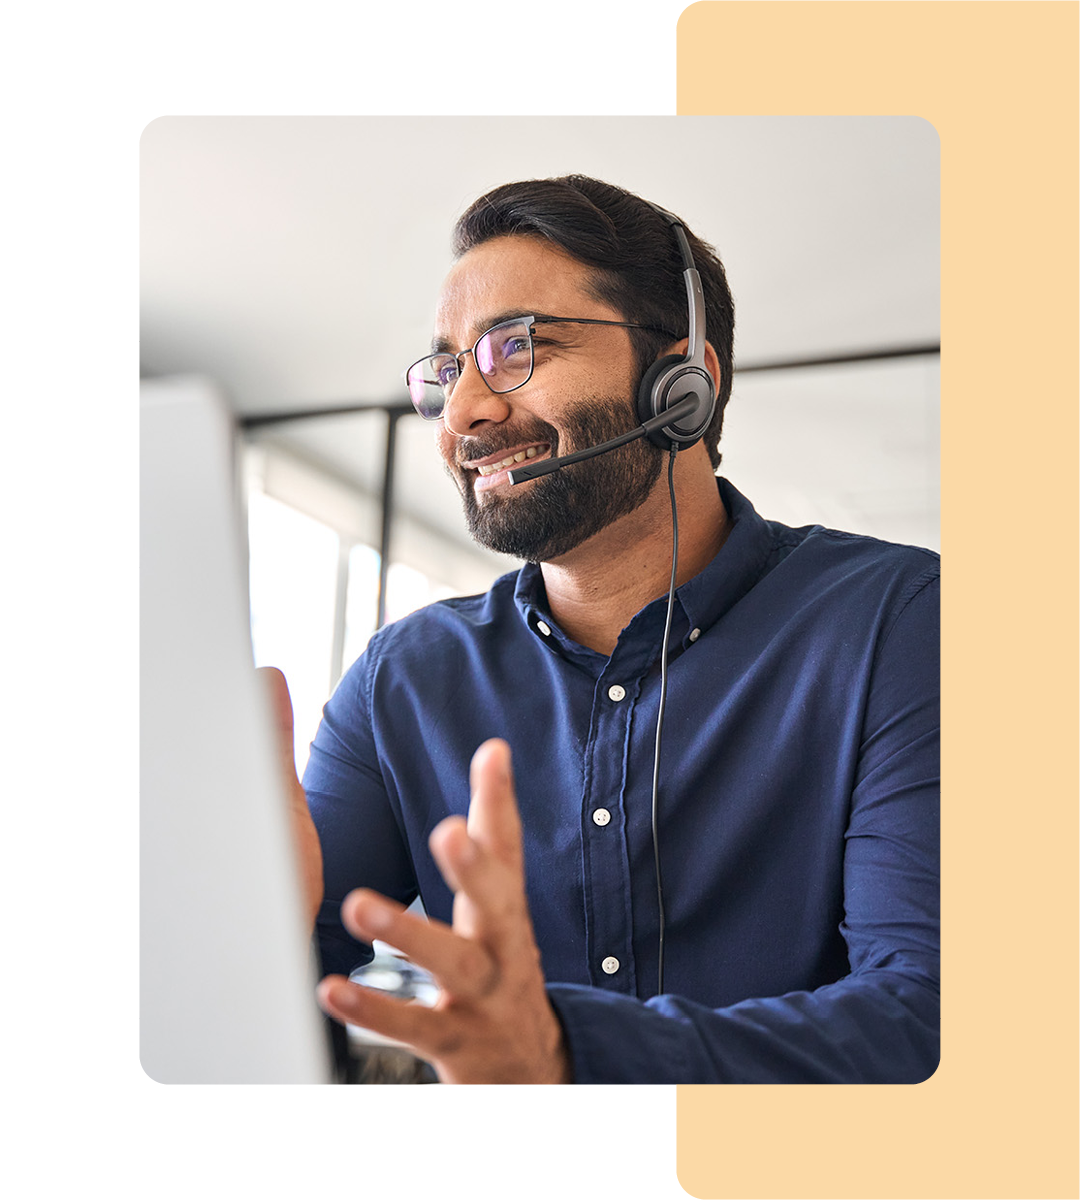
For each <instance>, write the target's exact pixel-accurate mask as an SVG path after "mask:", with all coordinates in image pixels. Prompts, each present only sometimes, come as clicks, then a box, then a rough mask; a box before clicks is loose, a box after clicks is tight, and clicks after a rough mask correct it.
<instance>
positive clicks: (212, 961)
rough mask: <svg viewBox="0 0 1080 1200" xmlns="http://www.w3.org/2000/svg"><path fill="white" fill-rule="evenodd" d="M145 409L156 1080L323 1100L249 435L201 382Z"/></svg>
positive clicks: (144, 913)
mask: <svg viewBox="0 0 1080 1200" xmlns="http://www.w3.org/2000/svg"><path fill="white" fill-rule="evenodd" d="M142 393H143V395H142V406H141V407H142V411H141V425H142V431H141V432H142V447H141V449H142V454H141V460H142V537H141V549H142V554H141V560H142V561H141V570H142V606H141V618H142V620H141V642H142V662H141V678H142V689H141V690H142V729H141V735H142V736H141V776H142V778H141V805H140V835H141V844H140V868H141V892H140V896H141V907H140V918H141V919H140V934H141V936H140V948H139V957H140V971H141V1008H140V1018H141V1020H140V1034H141V1055H140V1057H141V1061H142V1065H143V1069H144V1070H145V1071H146V1072H147V1074H148V1075H149V1076H150V1077H151V1078H152V1079H155V1080H156V1081H157V1082H159V1083H317V1082H323V1081H325V1080H326V1079H327V1077H328V1072H327V1062H326V1052H325V1044H324V1041H323V1040H322V1038H323V1035H322V1030H321V1029H320V1027H319V1022H318V1017H317V1010H316V1008H315V1004H314V998H313V989H314V983H315V980H314V976H313V974H312V972H311V970H310V964H309V949H308V938H307V935H306V931H305V930H304V928H303V918H302V915H301V906H300V897H299V888H298V884H297V876H296V863H295V860H294V858H293V852H292V847H291V845H290V843H289V840H288V829H287V825H286V811H285V799H284V794H283V790H282V787H281V783H280V780H279V778H278V776H277V774H276V767H277V757H276V752H275V749H274V745H273V737H272V726H271V724H270V713H269V709H268V704H267V699H266V696H265V694H264V693H263V692H262V690H261V689H260V687H259V686H258V682H257V679H256V676H255V673H254V668H253V665H252V662H251V643H250V639H249V635H248V628H247V600H246V588H245V579H244V573H243V556H242V542H241V538H240V526H239V513H238V511H237V505H236V495H235V486H234V479H233V473H232V469H233V462H232V455H233V445H234V440H233V437H234V435H233V429H232V423H231V420H230V419H229V417H228V416H227V414H226V412H225V410H224V407H223V406H222V404H221V401H220V399H219V397H218V396H217V395H216V394H215V392H214V391H213V390H212V389H210V388H209V387H207V386H206V385H204V384H200V383H199V382H198V381H194V380H189V381H177V382H175V383H173V384H171V385H161V384H158V385H155V384H144V385H143V389H142ZM256 992H257V997H258V998H257V1001H256V1000H255V999H254V994H255V993H256Z"/></svg>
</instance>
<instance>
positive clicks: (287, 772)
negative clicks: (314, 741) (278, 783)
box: [255, 667, 299, 787]
mask: <svg viewBox="0 0 1080 1200" xmlns="http://www.w3.org/2000/svg"><path fill="white" fill-rule="evenodd" d="M255 674H256V675H258V676H259V678H260V679H261V680H262V681H263V686H264V687H265V688H266V689H267V690H268V691H269V693H270V701H271V704H272V707H273V714H274V730H275V732H276V734H277V738H276V741H277V751H278V756H279V759H280V762H281V769H282V771H283V773H284V778H285V782H286V784H287V785H288V786H290V787H293V786H299V781H298V780H297V778H296V754H295V751H294V748H293V707H292V697H291V696H290V695H289V685H288V683H287V681H286V679H285V676H284V675H283V674H282V673H281V672H280V671H279V670H278V669H277V667H258V668H257V669H256V671H255Z"/></svg>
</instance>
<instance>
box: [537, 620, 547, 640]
mask: <svg viewBox="0 0 1080 1200" xmlns="http://www.w3.org/2000/svg"><path fill="white" fill-rule="evenodd" d="M536 628H537V629H539V630H540V632H541V633H542V634H543V635H544V637H551V626H550V625H549V624H548V623H547V622H546V621H537V622H536Z"/></svg>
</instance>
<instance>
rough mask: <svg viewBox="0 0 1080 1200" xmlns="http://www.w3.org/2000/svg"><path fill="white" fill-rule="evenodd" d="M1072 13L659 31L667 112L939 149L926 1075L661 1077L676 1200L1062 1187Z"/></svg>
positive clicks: (1071, 875) (1068, 1033) (933, 9)
mask: <svg viewBox="0 0 1080 1200" xmlns="http://www.w3.org/2000/svg"><path fill="white" fill-rule="evenodd" d="M1077 18H1078V6H1077V5H1076V4H1073V3H1014V2H1011V0H1007V2H1002V3H983V2H972V3H964V2H951V3H930V2H925V3H894V2H883V3H868V2H863V0H854V2H850V3H844V2H841V3H816V2H806V3H787V2H777V3H761V2H758V3H750V2H747V3H733V2H726V0H725V2H705V3H699V4H695V5H693V6H692V7H690V8H689V9H687V10H686V11H685V12H684V13H683V15H682V17H681V19H680V21H679V26H678V111H679V113H680V114H721V113H727V114H739V113H743V114H748V113H754V114H786V115H787V114H815V115H822V114H907V115H917V116H921V117H924V118H925V119H926V120H928V121H930V122H931V123H932V124H933V125H934V126H935V128H936V129H937V131H938V134H939V137H940V140H941V153H942V275H943V278H942V455H943V468H942V470H943V495H942V510H943V512H942V545H943V551H944V556H945V588H944V593H943V594H944V600H943V606H944V607H943V622H944V644H945V650H944V661H943V668H942V669H943V685H944V719H943V720H944V726H945V741H944V751H943V777H944V785H943V787H944V793H943V794H944V818H943V826H942V843H943V844H942V849H943V854H944V882H943V904H944V978H943V1052H942V1065H941V1067H940V1068H939V1070H938V1072H937V1073H936V1075H934V1077H933V1078H932V1079H930V1080H929V1081H928V1082H926V1083H925V1084H921V1085H919V1086H917V1087H908V1088H900V1087H870V1086H859V1087H856V1086H853V1087H837V1088H815V1087H801V1088H800V1087H742V1088H725V1087H681V1088H679V1089H678V1177H679V1181H680V1183H681V1184H682V1186H683V1187H684V1188H685V1189H686V1190H687V1191H688V1192H690V1194H692V1195H694V1196H699V1197H746V1198H749V1197H766V1196H767V1197H789V1198H799V1197H802V1198H810V1197H829V1198H832V1200H840V1198H843V1197H867V1198H870V1197H908V1198H914V1197H948V1198H952V1197H1073V1196H1076V1195H1077V1188H1078V1181H1077V1169H1076V1160H1077V1153H1076V1150H1077V1147H1076V1130H1077V1018H1076V1012H1077V987H1076V984H1077V972H1076V947H1077V922H1076V909H1077V904H1076V894H1077V866H1076V846H1077V818H1076V807H1077V805H1076V801H1077V769H1076V757H1077V756H1076V746H1077V726H1078V711H1077V698H1076V697H1077V688H1076V684H1077V677H1076V664H1077V633H1076V625H1077V550H1076V548H1077V525H1076V509H1077V504H1076V494H1077V482H1078V478H1077V475H1078V473H1077V461H1076V447H1077V433H1078V428H1077V321H1078V312H1077V257H1078V246H1077V217H1076V214H1077V137H1078V130H1077V85H1078V70H1077V55H1076V47H1077V35H1078V20H1077ZM733 186H737V181H733ZM1033 410H1034V411H1035V412H1037V414H1038V416H1037V419H1034V420H1032V419H1031V417H1032V412H1033ZM1020 413H1023V414H1024V416H1025V418H1026V419H1025V420H1023V421H1020V420H1019V419H1016V418H1017V417H1018V416H1019V414H1020Z"/></svg>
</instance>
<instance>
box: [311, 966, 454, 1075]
mask: <svg viewBox="0 0 1080 1200" xmlns="http://www.w3.org/2000/svg"><path fill="white" fill-rule="evenodd" d="M315 995H316V997H317V999H318V1001H319V1004H320V1005H321V1006H322V1008H323V1010H324V1011H325V1012H328V1013H329V1014H330V1016H332V1017H336V1018H337V1019H338V1020H339V1021H347V1022H348V1023H349V1024H350V1025H360V1026H362V1027H363V1028H364V1029H371V1030H374V1031H375V1032H376V1033H380V1034H382V1035H383V1037H389V1038H393V1039H394V1040H395V1041H398V1042H405V1043H406V1044H407V1045H409V1046H412V1047H413V1048H414V1049H416V1050H417V1051H419V1052H420V1054H422V1055H425V1054H431V1053H432V1051H433V1049H434V1037H435V1034H436V1032H437V1031H438V1029H439V1028H440V1025H439V1024H437V1023H436V1021H433V1019H432V1018H433V1017H434V1014H433V1012H432V1010H431V1009H428V1008H424V1007H423V1006H421V1005H419V1004H410V1003H407V1002H405V1001H402V1000H397V999H395V998H394V997H392V996H388V995H386V994H385V993H383V992H379V991H377V990H376V989H375V988H366V987H361V986H360V985H359V984H355V983H350V982H349V980H347V979H345V978H344V977H343V976H341V975H328V976H327V977H326V978H325V979H323V980H321V981H320V982H319V986H318V987H317V988H316V990H315Z"/></svg>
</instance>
